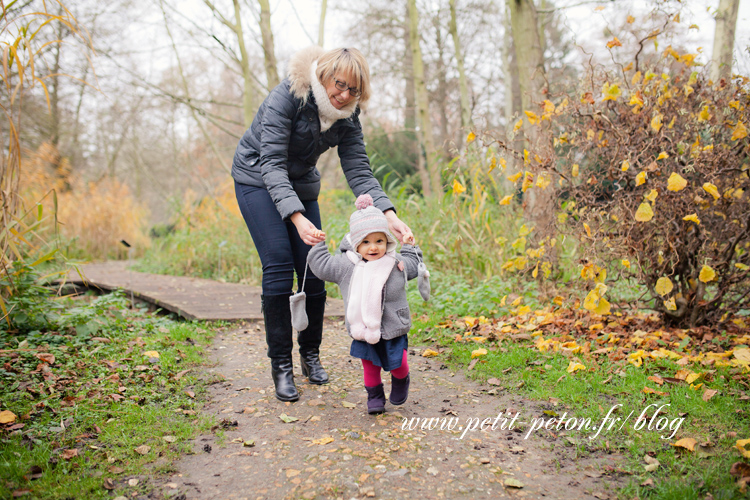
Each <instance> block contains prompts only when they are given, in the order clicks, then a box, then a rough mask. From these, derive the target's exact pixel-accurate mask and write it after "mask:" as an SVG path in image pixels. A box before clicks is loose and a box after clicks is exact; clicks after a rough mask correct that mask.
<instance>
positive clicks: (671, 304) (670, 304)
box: [663, 297, 677, 311]
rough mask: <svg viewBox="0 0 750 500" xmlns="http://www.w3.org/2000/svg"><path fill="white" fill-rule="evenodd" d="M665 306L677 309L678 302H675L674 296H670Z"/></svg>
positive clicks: (671, 309) (672, 309) (665, 301)
mask: <svg viewBox="0 0 750 500" xmlns="http://www.w3.org/2000/svg"><path fill="white" fill-rule="evenodd" d="M663 303H664V307H666V308H667V309H668V310H670V311H676V310H677V303H676V302H675V299H674V297H670V299H669V300H664V301H663Z"/></svg>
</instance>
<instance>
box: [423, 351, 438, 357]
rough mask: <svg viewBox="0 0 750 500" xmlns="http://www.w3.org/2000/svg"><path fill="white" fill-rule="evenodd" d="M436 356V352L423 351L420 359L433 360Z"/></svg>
mask: <svg viewBox="0 0 750 500" xmlns="http://www.w3.org/2000/svg"><path fill="white" fill-rule="evenodd" d="M437 355H438V352H437V351H433V350H432V349H425V350H424V351H423V352H422V357H423V358H434V357H435V356H437Z"/></svg>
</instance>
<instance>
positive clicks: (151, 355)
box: [143, 351, 159, 358]
mask: <svg viewBox="0 0 750 500" xmlns="http://www.w3.org/2000/svg"><path fill="white" fill-rule="evenodd" d="M143 355H144V356H146V357H147V358H158V357H159V353H158V352H156V351H146V352H144V353H143Z"/></svg>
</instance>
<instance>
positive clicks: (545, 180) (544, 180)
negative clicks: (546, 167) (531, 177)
mask: <svg viewBox="0 0 750 500" xmlns="http://www.w3.org/2000/svg"><path fill="white" fill-rule="evenodd" d="M551 182H552V179H551V178H550V176H549V175H548V174H546V173H541V174H539V177H538V178H537V180H536V187H538V188H540V189H547V186H549V185H550V183H551Z"/></svg>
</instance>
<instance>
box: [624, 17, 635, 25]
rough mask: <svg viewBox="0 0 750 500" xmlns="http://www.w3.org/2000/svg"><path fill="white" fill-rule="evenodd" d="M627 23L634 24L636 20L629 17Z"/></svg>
mask: <svg viewBox="0 0 750 500" xmlns="http://www.w3.org/2000/svg"><path fill="white" fill-rule="evenodd" d="M625 21H627V23H628V24H633V23H634V22H635V18H634V17H633V16H628V18H627V19H626V20H625Z"/></svg>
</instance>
